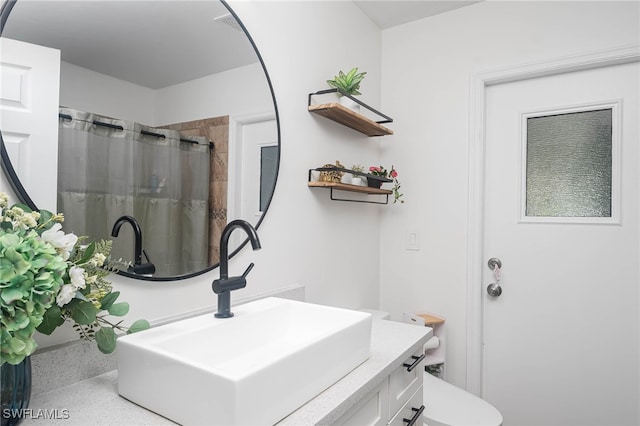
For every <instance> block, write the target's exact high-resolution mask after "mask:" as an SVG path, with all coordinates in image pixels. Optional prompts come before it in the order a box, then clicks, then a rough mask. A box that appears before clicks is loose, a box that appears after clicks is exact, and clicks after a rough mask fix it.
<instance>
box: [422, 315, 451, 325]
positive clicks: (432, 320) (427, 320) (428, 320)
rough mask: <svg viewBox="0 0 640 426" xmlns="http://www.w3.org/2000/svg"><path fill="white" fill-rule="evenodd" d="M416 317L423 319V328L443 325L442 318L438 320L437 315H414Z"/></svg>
mask: <svg viewBox="0 0 640 426" xmlns="http://www.w3.org/2000/svg"><path fill="white" fill-rule="evenodd" d="M416 315H417V316H419V317H422V318H423V319H424V325H425V326H430V325H436V324H444V318H440V317H439V316H437V315H432V314H416Z"/></svg>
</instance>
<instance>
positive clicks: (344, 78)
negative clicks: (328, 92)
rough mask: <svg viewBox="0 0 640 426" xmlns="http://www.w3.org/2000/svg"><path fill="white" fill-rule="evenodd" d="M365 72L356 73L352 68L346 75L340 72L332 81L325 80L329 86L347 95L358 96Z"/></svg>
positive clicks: (356, 69) (355, 69)
mask: <svg viewBox="0 0 640 426" xmlns="http://www.w3.org/2000/svg"><path fill="white" fill-rule="evenodd" d="M366 74H367V73H366V72H361V73H359V72H358V68H357V67H356V68H353V69H352V70H351V71H349V72H348V73H346V74H345V73H343V72H342V71H340V72H339V73H338V75H336V76H335V77H334V78H333V80H327V83H328V84H329V86H331V87H334V88H336V89H339V90H341V91H343V92H345V93H346V94H348V95H360V94H361V93H360V92H359V89H360V82H361V81H362V79H363V78H364V76H365V75H366Z"/></svg>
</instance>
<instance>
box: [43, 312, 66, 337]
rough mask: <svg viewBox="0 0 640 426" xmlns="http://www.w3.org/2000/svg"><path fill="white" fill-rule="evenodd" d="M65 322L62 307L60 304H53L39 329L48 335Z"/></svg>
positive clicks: (45, 314)
mask: <svg viewBox="0 0 640 426" xmlns="http://www.w3.org/2000/svg"><path fill="white" fill-rule="evenodd" d="M63 323H64V318H63V317H62V311H61V310H60V307H59V306H58V305H53V306H51V307H50V308H49V309H47V310H46V311H45V313H44V317H43V319H42V322H41V323H40V325H39V326H38V331H39V332H40V333H42V334H46V335H47V336H48V335H50V334H51V333H53V330H55V329H56V328H58V327H59V326H61V325H62V324H63Z"/></svg>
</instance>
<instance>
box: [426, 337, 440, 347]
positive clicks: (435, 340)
mask: <svg viewBox="0 0 640 426" xmlns="http://www.w3.org/2000/svg"><path fill="white" fill-rule="evenodd" d="M438 346H440V339H438V336H433V337H432V338H431V339H429V340H427V343H425V344H424V348H425V349H426V350H429V349H436V348H437V347H438Z"/></svg>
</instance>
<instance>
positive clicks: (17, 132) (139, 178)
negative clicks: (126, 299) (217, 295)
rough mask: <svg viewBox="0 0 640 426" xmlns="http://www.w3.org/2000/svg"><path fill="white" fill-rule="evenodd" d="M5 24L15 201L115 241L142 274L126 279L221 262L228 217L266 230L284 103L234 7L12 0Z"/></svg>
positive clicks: (6, 109) (171, 276) (8, 165)
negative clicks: (281, 104) (280, 107)
mask: <svg viewBox="0 0 640 426" xmlns="http://www.w3.org/2000/svg"><path fill="white" fill-rule="evenodd" d="M2 25H3V28H2V43H3V44H2V61H1V62H2V64H1V66H2V69H1V70H0V72H1V73H2V79H3V90H2V99H1V100H0V114H2V116H1V121H0V123H1V127H2V129H1V131H2V160H3V168H4V170H5V174H6V175H7V177H8V179H9V180H10V182H11V184H12V186H13V188H14V190H15V191H16V193H17V194H18V196H19V197H20V198H21V201H23V202H24V203H25V204H27V205H30V207H32V208H44V209H47V210H52V211H58V212H62V213H63V214H64V215H65V222H64V224H63V227H64V228H63V229H64V230H65V231H66V232H74V233H75V234H77V235H86V236H88V237H89V238H91V239H112V240H113V248H112V252H111V256H112V258H114V259H123V260H124V261H127V262H132V263H133V265H132V266H141V267H140V268H137V269H136V268H133V267H132V268H129V270H128V271H121V272H120V273H121V274H123V275H127V276H131V277H133V278H138V279H144V280H151V281H169V280H176V279H182V278H188V277H192V276H195V275H198V274H201V273H204V272H206V271H209V270H211V269H213V268H215V267H217V266H218V263H219V241H220V235H221V232H222V229H223V228H224V226H225V225H226V224H227V223H228V222H230V221H231V220H234V219H245V220H247V221H249V222H250V223H252V224H253V225H254V226H256V227H258V226H259V225H260V223H261V221H262V219H263V218H264V215H265V213H266V211H267V209H268V206H269V203H270V201H271V197H272V195H273V191H274V189H275V183H276V178H277V174H278V168H279V161H280V130H279V123H278V113H277V106H276V102H275V97H274V95H273V89H272V87H271V82H270V80H269V77H268V74H267V71H266V69H265V67H264V63H263V61H262V59H261V57H260V55H259V53H258V51H257V49H256V47H255V44H254V42H253V40H252V39H251V38H250V36H249V35H248V33H247V31H246V29H245V28H244V26H243V25H242V23H241V22H240V20H239V19H238V17H237V16H236V15H235V14H234V13H233V11H232V10H231V8H230V7H229V6H228V5H227V4H226V3H225V2H223V1H216V0H211V1H171V0H167V1H157V0H156V1H97V2H93V1H67V0H62V1H50V0H49V1H35V0H19V1H12V0H9V1H8V2H5V3H4V5H3V11H2ZM58 52H59V53H58ZM58 85H59V87H58ZM56 158H57V161H56ZM121 225H122V226H121ZM130 225H131V226H130ZM136 225H137V226H136ZM136 227H138V228H139V229H140V232H137V230H136ZM232 237H236V238H237V240H235V241H234V240H233V239H232V241H231V246H230V248H229V252H231V253H232V254H235V253H236V252H237V251H239V250H240V248H242V247H243V245H244V244H245V243H246V241H245V240H244V239H242V238H241V237H240V236H238V235H233V236H232ZM147 264H152V265H153V268H146V267H145V266H148V265H147ZM152 269H155V271H154V272H153V273H152V272H151V271H152Z"/></svg>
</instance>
